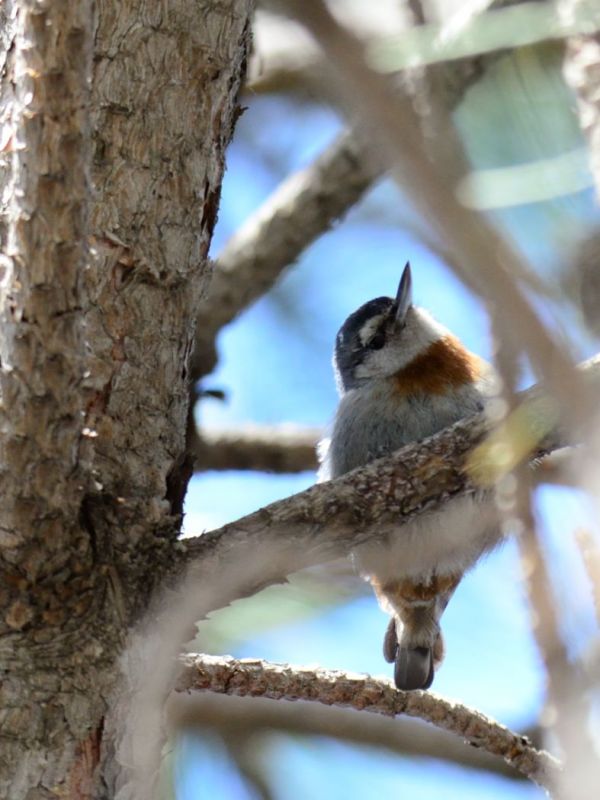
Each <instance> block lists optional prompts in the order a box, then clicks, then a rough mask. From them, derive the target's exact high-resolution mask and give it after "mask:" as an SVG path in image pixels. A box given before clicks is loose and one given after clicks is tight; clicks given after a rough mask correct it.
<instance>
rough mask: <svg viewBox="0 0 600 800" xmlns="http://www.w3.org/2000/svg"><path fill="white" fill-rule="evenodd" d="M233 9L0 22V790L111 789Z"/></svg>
mask: <svg viewBox="0 0 600 800" xmlns="http://www.w3.org/2000/svg"><path fill="white" fill-rule="evenodd" d="M250 5H251V4H250V2H247V0H227V1H226V2H222V3H218V4H215V3H212V2H191V0H177V2H170V3H162V2H158V3H152V4H146V3H140V2H137V1H136V0H122V1H121V2H116V0H115V1H113V0H99V1H98V2H97V3H96V4H95V17H94V19H93V18H92V6H91V0H85V1H84V2H81V3H72V2H68V1H67V0H57V1H56V2H52V3H49V2H35V1H34V0H21V1H20V2H15V3H6V4H4V6H3V9H2V14H3V17H4V19H3V22H4V27H3V31H2V44H3V46H4V49H3V54H2V57H3V59H4V74H3V77H2V83H1V85H0V97H1V98H2V106H1V109H0V111H1V113H2V117H3V121H5V122H6V121H9V123H10V136H5V138H4V141H3V157H4V160H3V164H2V167H3V173H4V176H5V182H6V186H7V188H8V191H7V192H5V195H4V196H5V197H8V198H9V200H8V202H7V203H4V204H3V206H2V212H3V219H2V222H3V232H4V233H5V241H6V251H5V252H6V257H5V258H4V259H3V261H2V265H1V266H2V270H3V279H2V290H1V296H0V314H1V316H2V318H1V325H2V329H3V338H2V343H1V345H0V346H1V358H2V366H1V372H0V386H1V389H2V405H1V408H0V414H1V429H0V481H1V482H2V497H3V504H2V509H1V510H0V546H1V562H0V569H1V572H2V576H1V577H2V581H1V587H2V588H1V590H0V626H1V627H0V634H1V636H0V658H1V663H2V669H3V678H2V685H1V692H2V695H1V708H2V710H1V712H0V726H1V727H0V731H1V735H2V740H1V741H2V744H1V747H0V753H1V755H0V797H10V798H11V800H14V799H16V798H21V797H27V798H29V800H34V799H37V798H50V797H69V798H70V797H77V798H81V797H86V798H87V797H100V796H113V789H114V786H115V785H116V783H117V782H118V765H116V764H114V763H112V764H110V763H109V762H108V760H107V759H106V756H107V753H108V754H109V750H110V741H108V737H107V736H106V733H105V731H106V728H105V720H104V716H105V713H106V710H107V708H108V704H109V699H110V697H111V694H112V692H113V690H114V687H115V683H116V680H117V677H118V674H117V667H116V658H117V656H118V654H119V652H120V651H121V649H122V647H123V645H124V642H125V638H126V635H127V630H128V628H129V627H130V626H131V624H133V622H134V621H135V620H136V619H137V618H138V616H139V614H140V612H141V611H142V610H143V609H144V608H145V607H146V605H147V602H148V598H149V596H150V594H151V592H152V590H153V588H154V586H155V584H156V582H157V581H160V580H161V577H162V575H163V573H162V572H161V569H160V564H168V561H169V558H168V553H169V549H170V548H172V546H173V542H174V539H175V538H176V536H177V533H178V528H179V522H180V518H181V506H182V501H183V495H184V491H185V486H186V483H187V477H188V476H189V473H190V471H191V468H190V465H189V464H187V462H186V460H185V457H184V436H185V423H186V414H187V397H188V376H187V356H188V354H189V351H190V348H191V345H192V342H193V338H194V332H195V331H194V320H195V314H194V308H195V305H196V304H197V302H198V299H199V297H200V296H201V293H202V291H203V287H204V283H205V281H206V278H207V269H206V253H207V250H208V246H209V242H210V237H211V234H212V229H213V226H214V223H215V219H216V214H217V208H218V200H219V191H220V183H221V177H222V173H223V163H224V149H225V146H226V144H227V143H228V141H229V139H230V137H231V133H232V130H233V125H234V123H235V119H236V117H237V114H238V106H237V94H238V90H239V84H240V79H241V76H242V74H243V70H244V65H245V57H246V51H247V46H248V16H249V11H250ZM94 23H95V27H94ZM94 37H95V39H94ZM92 163H93V170H92V174H91V175H90V165H91V164H92ZM90 178H91V179H92V180H93V183H94V193H93V194H92V192H91V191H90V186H91V180H90ZM92 198H93V199H92ZM89 242H91V243H92V247H91V249H90V247H89Z"/></svg>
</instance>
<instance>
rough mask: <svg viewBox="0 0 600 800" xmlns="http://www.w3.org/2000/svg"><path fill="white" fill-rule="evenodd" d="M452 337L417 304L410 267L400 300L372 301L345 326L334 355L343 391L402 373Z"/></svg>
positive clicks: (399, 287)
mask: <svg viewBox="0 0 600 800" xmlns="http://www.w3.org/2000/svg"><path fill="white" fill-rule="evenodd" d="M447 333H448V331H446V329H445V328H443V327H442V326H441V325H439V324H438V323H437V322H436V321H435V320H433V319H432V318H431V317H430V316H429V314H427V312H426V311H424V310H423V309H420V308H417V307H415V306H413V303H412V278H411V272H410V264H408V263H407V264H406V266H405V267H404V271H403V272H402V277H401V278H400V284H399V285H398V291H397V293H396V297H395V298H393V299H392V298H391V297H377V298H375V299H374V300H369V302H368V303H365V304H364V305H362V306H361V307H360V308H359V309H358V310H357V311H355V312H354V313H353V314H350V316H349V317H348V319H347V320H346V321H345V322H344V324H343V325H342V327H341V328H340V330H339V332H338V335H337V337H336V341H335V352H334V356H333V364H334V369H335V373H336V379H337V383H338V388H339V390H340V393H342V394H343V393H344V392H346V391H348V390H350V389H354V388H356V387H357V386H361V385H364V384H365V383H368V382H370V381H372V380H377V379H380V378H385V377H388V376H390V375H394V374H396V373H397V372H398V371H399V370H401V369H402V368H403V367H405V366H406V365H407V364H410V363H411V362H412V361H414V360H415V359H416V358H418V357H419V356H420V355H422V354H423V353H425V352H426V351H427V350H428V348H430V347H431V345H432V344H433V343H434V342H436V341H438V340H439V339H440V338H441V337H443V336H444V335H446V334H447Z"/></svg>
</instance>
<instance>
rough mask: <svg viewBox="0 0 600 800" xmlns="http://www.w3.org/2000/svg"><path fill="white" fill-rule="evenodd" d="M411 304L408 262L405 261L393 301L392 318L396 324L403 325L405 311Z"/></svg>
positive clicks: (410, 281)
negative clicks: (393, 310)
mask: <svg viewBox="0 0 600 800" xmlns="http://www.w3.org/2000/svg"><path fill="white" fill-rule="evenodd" d="M411 306H412V277H411V274H410V263H409V262H408V261H407V262H406V266H405V267H404V271H403V272H402V277H401V278H400V283H399V284H398V293H397V294H396V300H395V302H394V306H393V307H394V309H395V313H394V319H395V321H396V324H398V325H403V324H404V320H405V317H406V312H407V311H408V309H409V308H410V307H411Z"/></svg>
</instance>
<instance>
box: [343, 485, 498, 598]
mask: <svg viewBox="0 0 600 800" xmlns="http://www.w3.org/2000/svg"><path fill="white" fill-rule="evenodd" d="M499 538H500V529H499V527H498V524H497V519H496V514H495V510H494V504H493V501H491V500H489V499H487V498H485V499H484V498H481V497H478V498H477V499H475V498H473V497H459V498H456V499H454V500H450V501H448V502H447V503H446V504H445V505H444V507H443V509H442V510H440V511H431V512H426V513H425V514H422V515H420V516H419V517H418V518H417V519H414V520H412V521H411V522H408V523H406V524H404V525H401V526H400V525H399V526H398V527H397V528H396V529H395V530H394V531H392V532H391V533H390V535H389V538H388V540H387V542H385V543H383V544H382V543H381V542H377V543H375V544H369V545H364V546H362V547H360V548H358V550H357V551H356V552H355V557H356V560H357V565H358V567H359V568H360V570H361V571H362V572H364V573H365V574H367V575H376V576H377V578H378V580H379V581H381V582H385V581H386V580H394V579H399V578H411V579H413V580H415V581H418V582H425V583H427V581H428V580H429V579H430V577H431V576H432V575H433V574H436V575H461V574H462V573H463V572H465V571H466V570H468V569H470V567H472V566H473V564H474V563H475V562H476V561H477V560H478V559H479V558H480V557H481V555H482V554H483V553H485V552H487V551H489V550H491V549H492V548H493V547H494V546H495V545H496V544H497V542H498V541H499Z"/></svg>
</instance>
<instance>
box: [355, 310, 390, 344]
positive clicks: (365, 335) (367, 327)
mask: <svg viewBox="0 0 600 800" xmlns="http://www.w3.org/2000/svg"><path fill="white" fill-rule="evenodd" d="M384 316H385V315H384V314H379V315H378V316H376V317H372V318H371V319H370V320H367V322H365V324H364V325H363V326H362V328H361V329H360V330H359V332H358V338H359V339H360V343H361V344H362V346H363V347H364V346H365V345H366V344H367V342H370V341H371V339H372V338H373V336H374V335H375V333H376V331H377V329H378V328H379V326H380V325H381V322H382V321H383V318H384Z"/></svg>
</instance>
